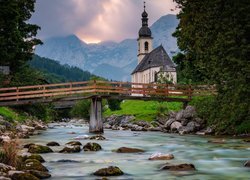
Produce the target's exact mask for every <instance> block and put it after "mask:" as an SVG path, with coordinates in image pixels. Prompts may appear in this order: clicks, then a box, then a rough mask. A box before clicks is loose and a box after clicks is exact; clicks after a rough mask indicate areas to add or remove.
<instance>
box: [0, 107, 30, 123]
mask: <svg viewBox="0 0 250 180" xmlns="http://www.w3.org/2000/svg"><path fill="white" fill-rule="evenodd" d="M0 115H1V116H3V117H4V118H5V119H6V120H8V121H10V122H13V121H14V120H16V121H20V122H22V121H24V120H25V119H26V118H27V116H26V115H25V114H20V113H18V112H16V111H15V110H13V109H11V108H8V107H0Z"/></svg>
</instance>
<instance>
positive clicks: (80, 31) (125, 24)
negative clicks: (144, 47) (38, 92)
mask: <svg viewBox="0 0 250 180" xmlns="http://www.w3.org/2000/svg"><path fill="white" fill-rule="evenodd" d="M146 2H147V12H148V13H149V24H152V23H153V22H155V21H156V20H157V19H158V18H160V17H161V16H163V15H166V14H169V13H173V12H172V11H171V9H172V8H174V6H175V4H174V3H173V1H172V0H147V1H146ZM35 7H36V8H35V13H34V14H33V16H32V19H31V22H32V23H35V24H38V25H39V26H41V28H42V29H41V31H40V32H39V34H38V35H39V37H41V38H42V39H45V38H49V37H53V36H65V35H69V34H76V35H78V36H79V37H80V38H81V39H82V40H84V41H87V42H98V41H107V40H114V41H121V40H123V39H126V38H135V37H136V36H137V31H138V29H139V27H140V26H141V19H140V18H141V13H142V11H143V0H37V2H36V6H35Z"/></svg>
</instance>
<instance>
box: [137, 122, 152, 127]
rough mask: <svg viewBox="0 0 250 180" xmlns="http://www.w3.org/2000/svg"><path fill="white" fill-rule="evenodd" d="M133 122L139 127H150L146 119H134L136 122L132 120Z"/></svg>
mask: <svg viewBox="0 0 250 180" xmlns="http://www.w3.org/2000/svg"><path fill="white" fill-rule="evenodd" d="M134 124H136V125H138V126H141V127H144V128H149V127H151V124H150V123H148V122H146V121H136V122H134Z"/></svg>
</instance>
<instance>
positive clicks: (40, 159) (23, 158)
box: [21, 154, 45, 163]
mask: <svg viewBox="0 0 250 180" xmlns="http://www.w3.org/2000/svg"><path fill="white" fill-rule="evenodd" d="M21 158H22V161H26V160H27V159H35V160H38V161H39V162H41V163H43V162H45V160H44V159H43V157H42V156H41V155H39V154H31V155H25V156H22V157H21Z"/></svg>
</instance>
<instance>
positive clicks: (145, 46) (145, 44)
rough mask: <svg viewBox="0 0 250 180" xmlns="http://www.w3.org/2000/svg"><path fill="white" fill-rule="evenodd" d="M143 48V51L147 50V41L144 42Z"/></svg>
mask: <svg viewBox="0 0 250 180" xmlns="http://www.w3.org/2000/svg"><path fill="white" fill-rule="evenodd" d="M144 49H145V51H148V42H147V41H146V42H145V43H144Z"/></svg>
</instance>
